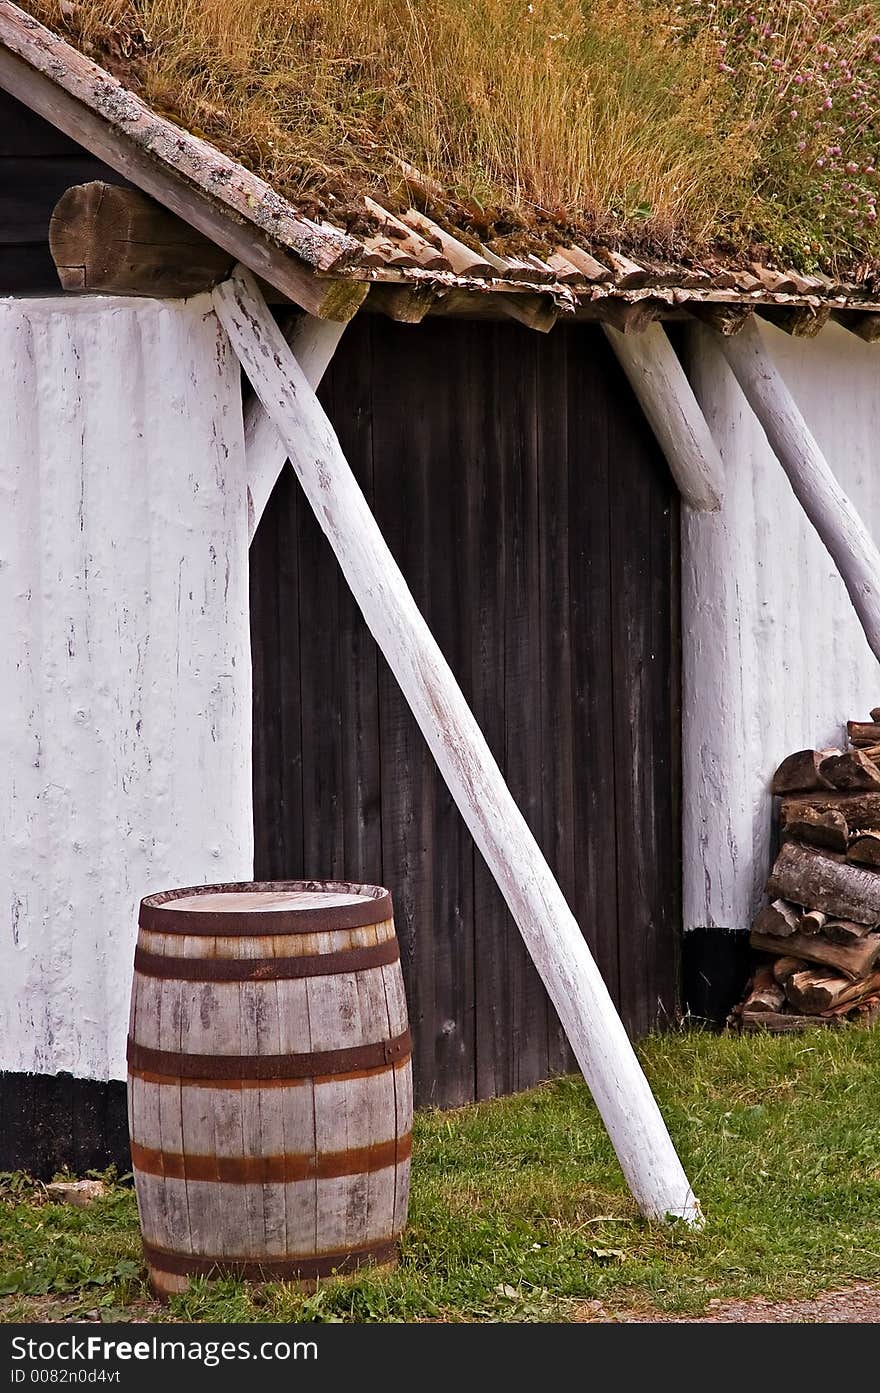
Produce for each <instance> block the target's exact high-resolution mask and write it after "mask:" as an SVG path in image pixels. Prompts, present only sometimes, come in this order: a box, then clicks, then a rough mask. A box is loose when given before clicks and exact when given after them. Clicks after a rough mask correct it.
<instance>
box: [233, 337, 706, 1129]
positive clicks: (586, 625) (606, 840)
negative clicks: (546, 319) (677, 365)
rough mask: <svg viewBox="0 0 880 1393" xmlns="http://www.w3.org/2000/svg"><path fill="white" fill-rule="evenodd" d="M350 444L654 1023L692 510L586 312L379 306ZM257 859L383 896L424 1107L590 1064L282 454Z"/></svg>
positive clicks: (261, 616) (522, 782)
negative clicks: (391, 310) (421, 319)
mask: <svg viewBox="0 0 880 1393" xmlns="http://www.w3.org/2000/svg"><path fill="white" fill-rule="evenodd" d="M321 396H322V400H323V402H324V404H325V407H326V409H327V410H328V412H329V415H330V417H331V419H332V420H333V422H334V425H335V426H336V429H337V431H338V433H339V437H340V440H341V442H342V445H343V448H344V450H345V452H346V454H347V456H348V458H349V460H350V462H351V464H352V466H353V468H354V470H355V473H356V474H357V476H358V479H359V480H360V483H361V485H362V487H363V488H364V490H365V492H366V494H367V497H368V499H369V500H370V502H371V504H372V506H373V508H374V510H375V512H376V515H377V517H378V520H379V522H380V525H381V526H382V529H383V531H384V534H385V536H386V538H387V540H388V542H389V545H390V547H391V549H392V551H393V552H394V555H395V557H396V558H397V560H398V562H399V563H400V565H401V567H402V569H403V571H404V574H405V575H406V577H407V580H408V582H409V584H410V585H411V587H412V589H413V592H414V594H415V597H416V600H417V601H418V603H419V605H420V606H421V608H422V610H423V612H424V614H425V616H426V618H427V621H428V623H429V624H430V626H431V628H432V630H433V632H434V634H435V635H436V637H437V639H438V642H439V643H440V646H441V648H442V649H443V651H444V653H445V654H446V656H447V658H448V659H449V661H450V663H451V665H452V667H453V669H454V671H455V673H456V676H457V677H458V679H459V681H460V682H461V685H462V687H463V689H464V692H465V695H466V696H467V698H468V700H469V702H470V703H471V704H472V706H473V709H474V711H475V714H476V716H477V719H478V720H479V722H480V724H481V726H482V728H483V730H484V732H485V734H486V737H487V739H488V741H489V744H490V746H491V748H492V750H493V752H494V754H495V755H496V757H497V758H498V760H499V762H500V764H501V767H502V769H503V770H504V772H505V775H506V777H507V779H508V780H509V783H510V786H511V789H512V791H513V793H514V795H515V796H516V798H517V799H518V801H519V803H520V806H521V807H522V809H523V811H524V813H525V815H526V817H527V819H528V821H529V823H530V825H531V827H532V828H533V830H534V832H535V834H536V836H537V837H538V840H539V841H540V843H541V845H542V847H543V849H544V851H545V853H546V854H547V856H548V859H549V860H550V863H551V865H552V866H553V868H554V870H555V872H556V874H557V875H558V877H559V879H560V882H561V884H562V887H563V889H564V891H565V893H566V895H567V896H568V897H569V900H570V902H571V904H572V906H573V908H574V910H575V912H576V914H577V915H578V917H579V921H580V923H581V925H582V927H583V929H584V932H585V933H586V936H587V938H588V940H589V942H590V944H591V946H592V948H593V950H594V952H595V953H596V955H597V958H598V961H599V964H600V966H601V968H602V971H603V973H604V975H605V979H606V981H607V982H608V984H609V987H610V989H611V991H612V993H613V995H614V997H615V999H616V1000H617V1002H618V1003H619V1004H620V1007H621V1010H622V1012H623V1015H624V1019H625V1021H626V1023H627V1026H628V1028H629V1029H630V1030H631V1031H632V1032H633V1033H635V1034H639V1033H643V1032H644V1031H646V1030H648V1029H650V1028H652V1027H654V1026H655V1025H661V1024H663V1022H664V1021H667V1020H669V1019H670V1018H671V1017H673V1016H674V1014H675V1012H676V1009H677V1000H678V926H679V905H678V896H679V882H680V876H679V838H678V826H679V811H678V797H679V756H678V725H679V709H678V682H679V659H678V634H677V614H678V577H677V554H678V502H677V495H676V493H675V490H674V487H673V485H672V483H671V480H670V478H669V476H668V472H667V470H666V467H665V464H664V462H663V460H662V458H661V456H660V454H659V452H658V450H657V447H656V445H655V443H654V440H653V438H652V436H651V433H650V431H649V429H648V427H647V425H646V424H645V422H644V419H643V418H642V416H641V414H640V412H639V410H638V407H637V406H636V403H635V401H634V399H633V397H632V395H631V393H630V391H629V388H628V386H627V384H626V382H625V381H624V379H623V377H622V375H621V373H620V371H619V369H618V367H617V365H616V363H615V362H614V360H613V358H612V356H611V354H610V353H609V351H608V349H607V346H606V344H605V341H604V339H603V337H602V335H601V333H600V332H599V331H598V330H596V329H592V328H589V327H582V328H581V327H578V328H565V329H562V328H559V329H556V330H554V332H553V333H552V334H550V335H549V336H547V337H544V336H542V335H540V334H535V333H532V332H530V331H528V330H525V329H521V328H520V327H518V326H516V325H506V324H498V325H495V324H479V323H466V322H457V323H454V322H450V321H446V322H442V321H437V322H434V321H432V322H430V323H423V324H422V325H421V326H419V327H418V328H413V327H409V326H401V325H393V324H391V323H389V322H388V321H387V320H382V319H378V318H372V317H370V316H366V315H362V316H360V317H359V318H358V320H357V321H356V322H355V323H354V324H353V325H352V326H350V327H349V329H348V330H347V331H346V334H345V337H344V338H343V340H342V344H341V346H340V349H339V351H338V353H337V356H336V358H335V359H334V362H333V364H332V366H331V369H330V372H329V373H328V376H327V378H326V379H325V383H324V385H323V387H322V389H321ZM251 557H252V559H251V570H252V631H253V656H254V684H255V687H254V689H255V720H254V724H255V731H254V751H255V809H256V846H257V854H256V873H257V875H258V876H260V877H281V876H301V875H305V876H327V877H329V876H344V877H347V878H350V879H363V880H380V881H381V882H382V883H384V884H386V885H388V886H390V887H391V889H392V891H393V894H394V901H395V916H396V922H397V929H398V933H399V935H400V940H401V945H402V952H403V960H404V968H405V974H406V979H407V989H408V996H409V1004H410V1011H411V1015H412V1022H413V1029H414V1036H415V1067H416V1075H417V1088H418V1097H419V1100H420V1102H421V1103H423V1104H424V1103H438V1104H441V1105H451V1104H455V1103H459V1102H463V1101H466V1100H467V1099H471V1098H474V1097H486V1096H490V1095H493V1094H499V1093H504V1092H509V1091H512V1090H515V1089H518V1088H523V1087H526V1086H528V1085H530V1084H532V1083H534V1082H536V1081H537V1080H539V1079H541V1078H544V1077H546V1076H547V1075H549V1074H552V1073H553V1072H558V1071H560V1070H563V1069H566V1068H570V1067H571V1063H572V1061H571V1057H570V1055H569V1052H568V1049H567V1046H566V1043H565V1041H564V1038H563V1037H562V1035H561V1031H560V1028H559V1024H558V1022H557V1020H556V1016H555V1013H554V1011H553V1010H552V1008H550V1007H549V1003H548V1002H547V999H546V997H545V994H544V991H543V988H542V986H541V983H540V981H539V980H538V978H537V975H536V974H535V972H534V970H533V968H532V967H531V964H530V962H529V960H528V958H527V956H526V953H525V950H524V948H523V945H522V942H521V940H520V937H519V934H518V933H517V931H516V928H515V926H514V924H513V922H512V920H511V919H510V916H509V915H508V913H507V911H506V908H505V906H504V903H503V901H502V899H501V896H500V894H499V892H498V890H497V889H496V887H495V884H494V881H493V880H492V878H491V876H490V875H489V873H488V871H487V870H486V867H485V865H484V863H483V861H482V858H481V857H480V855H479V853H477V852H476V850H475V848H474V846H473V843H472V842H471V839H470V837H469V835H468V833H467V831H466V829H465V827H464V825H463V823H462V822H461V819H460V818H459V816H458V813H457V810H456V809H455V806H454V804H453V803H452V800H451V798H450V796H449V794H448V792H447V790H446V788H445V785H444V784H443V782H442V780H441V779H440V777H439V775H438V774H437V772H436V770H435V768H434V765H433V761H432V759H431V756H430V754H429V753H428V751H427V748H426V746H425V744H424V741H423V740H422V737H421V735H420V733H419V731H418V728H417V726H416V724H415V722H414V720H413V718H412V716H411V715H410V713H409V710H408V708H407V706H406V703H405V702H404V700H403V698H402V697H401V695H400V693H399V691H398V689H397V685H396V683H395V681H394V679H393V677H392V676H391V674H390V672H389V671H388V669H387V667H386V665H385V663H384V660H383V659H382V658H381V656H380V655H379V654H378V652H377V649H376V646H375V644H374V643H373V641H372V639H371V637H370V636H369V634H368V632H367V630H366V628H365V626H364V624H363V622H362V620H361V618H360V615H359V612H358V611H357V608H356V606H355V605H354V603H353V601H352V599H351V596H350V595H349V592H348V589H347V587H346V585H345V582H344V580H343V579H342V577H341V574H340V573H339V570H338V567H337V566H336V562H335V560H334V557H333V555H332V552H331V550H330V548H329V546H328V545H327V543H326V542H325V540H324V538H323V536H322V535H321V533H320V531H319V529H318V526H317V524H316V522H315V520H314V518H313V516H312V514H311V512H310V510H309V509H308V507H307V505H305V503H304V501H303V500H302V498H301V497H300V496H299V494H298V489H297V486H296V483H295V480H294V477H293V473H292V471H291V470H287V471H286V473H285V475H284V476H283V478H282V480H281V481H280V482H279V485H278V487H277V488H276V490H275V493H274V495H273V497H272V500H271V503H270V505H269V508H268V510H267V513H266V516H265V518H264V520H263V523H262V524H261V526H260V529H259V532H258V535H257V538H256V540H255V543H254V546H253V548H252V554H251Z"/></svg>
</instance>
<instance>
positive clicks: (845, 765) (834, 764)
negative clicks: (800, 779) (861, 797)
mask: <svg viewBox="0 0 880 1393" xmlns="http://www.w3.org/2000/svg"><path fill="white" fill-rule="evenodd" d="M819 773H820V775H821V776H822V778H823V779H825V780H826V781H827V782H828V783H829V784H830V785H831V786H832V787H833V788H839V789H842V790H845V791H847V792H861V791H862V790H865V791H867V790H870V789H880V769H878V768H877V766H876V764H874V762H873V760H870V759H868V756H867V755H866V754H865V753H864V751H862V750H847V752H846V754H842V755H829V756H828V758H827V759H823V760H822V763H821V765H820V766H819Z"/></svg>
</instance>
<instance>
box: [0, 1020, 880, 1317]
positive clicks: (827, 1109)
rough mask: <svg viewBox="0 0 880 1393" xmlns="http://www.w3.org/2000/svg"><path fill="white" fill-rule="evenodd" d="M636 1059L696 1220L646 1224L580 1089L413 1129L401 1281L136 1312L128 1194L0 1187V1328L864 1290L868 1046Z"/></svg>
mask: <svg viewBox="0 0 880 1393" xmlns="http://www.w3.org/2000/svg"><path fill="white" fill-rule="evenodd" d="M641 1056H642V1059H643V1062H644V1065H645V1068H646V1070H647V1073H648V1076H649V1078H650V1080H651V1083H652V1085H653V1087H654V1089H655V1090H656V1093H657V1096H658V1098H659V1101H660V1104H661V1106H662V1108H663V1112H664V1115H665V1117H666V1119H667V1121H668V1124H669V1127H670V1130H671V1132H672V1135H673V1138H674V1140H675V1142H676V1144H677V1146H678V1147H679V1150H680V1152H681V1155H682V1158H683V1160H684V1163H685V1166H686V1168H687V1170H688V1173H689V1175H690V1178H691V1181H692V1183H693V1185H694V1189H695V1190H696V1193H697V1194H698V1196H699V1197H700V1200H701V1201H702V1204H703V1207H704V1209H705V1211H706V1216H707V1222H706V1227H705V1229H704V1230H703V1232H702V1233H700V1234H695V1233H692V1232H690V1231H688V1230H686V1229H685V1228H684V1227H683V1226H681V1225H674V1226H672V1227H662V1226H659V1225H649V1224H646V1223H644V1222H643V1221H642V1220H641V1219H640V1218H639V1217H638V1216H637V1214H636V1212H635V1209H634V1206H633V1203H632V1201H631V1199H630V1198H629V1195H628V1194H627V1192H626V1188H625V1186H624V1183H623V1180H622V1178H621V1176H620V1173H619V1171H618V1168H617V1165H616V1162H615V1158H614V1154H613V1152H612V1150H611V1147H610V1144H609V1142H608V1139H607V1137H606V1135H605V1132H604V1130H603V1128H602V1125H601V1123H600V1121H599V1118H598V1116H597V1114H596V1111H595V1108H594V1107H593V1105H592V1103H591V1101H590V1098H589V1095H588V1093H587V1090H586V1088H585V1086H584V1084H583V1083H582V1081H580V1080H579V1079H573V1078H566V1079H560V1080H558V1081H556V1082H555V1083H553V1084H549V1085H546V1086H545V1087H542V1088H537V1089H534V1090H533V1091H532V1092H530V1093H526V1094H521V1095H520V1096H518V1097H516V1098H510V1099H505V1100H502V1101H500V1102H492V1103H484V1104H479V1105H476V1106H473V1107H469V1108H463V1109H461V1110H460V1111H458V1112H455V1113H422V1114H420V1115H419V1117H418V1118H417V1121H416V1142H415V1151H414V1168H413V1192H412V1204H411V1209H410V1223H409V1228H408V1230H407V1234H406V1238H405V1241H404V1244H403V1252H402V1260H401V1263H400V1266H399V1267H398V1268H397V1269H396V1270H395V1271H392V1272H387V1273H377V1274H373V1275H360V1276H356V1277H353V1278H346V1279H343V1280H340V1281H336V1282H328V1283H326V1284H324V1285H323V1286H322V1287H321V1288H320V1289H319V1291H318V1292H317V1293H315V1294H312V1295H304V1294H302V1293H300V1292H297V1291H295V1290H292V1289H291V1288H290V1287H286V1286H284V1285H282V1284H272V1285H267V1286H264V1287H262V1288H251V1289H248V1288H246V1287H245V1286H244V1285H242V1284H240V1283H237V1282H232V1281H224V1282H220V1283H217V1284H215V1285H213V1286H207V1285H204V1284H200V1285H199V1286H197V1287H196V1288H195V1289H194V1290H193V1291H191V1292H190V1293H189V1294H188V1295H187V1296H186V1297H182V1298H177V1299H175V1301H174V1302H173V1303H172V1305H171V1307H170V1308H160V1307H158V1306H156V1305H155V1304H154V1303H153V1302H151V1301H150V1298H149V1294H148V1292H147V1289H146V1286H145V1283H144V1277H143V1268H142V1266H141V1263H140V1255H139V1244H138V1231H137V1216H136V1211H135V1203H134V1196H133V1193H132V1191H131V1189H130V1188H129V1187H128V1186H127V1185H126V1184H124V1183H123V1184H119V1185H114V1186H113V1187H112V1188H111V1190H110V1192H109V1194H108V1196H107V1198H106V1199H104V1200H101V1201H99V1202H98V1203H97V1204H96V1205H95V1206H94V1207H93V1208H91V1209H89V1210H76V1209H71V1208H69V1207H67V1206H59V1205H54V1204H48V1203H45V1202H44V1198H43V1192H42V1190H41V1187H39V1186H35V1185H33V1184H31V1183H30V1182H28V1181H25V1180H24V1179H23V1178H22V1177H10V1176H6V1177H3V1181H2V1191H0V1293H2V1298H0V1312H2V1316H0V1318H2V1319H4V1320H6V1321H20V1320H26V1319H51V1318H53V1317H58V1316H62V1315H71V1314H75V1313H84V1312H86V1311H89V1310H92V1309H94V1308H97V1309H98V1310H99V1311H100V1312H101V1313H102V1314H103V1315H104V1316H105V1317H106V1318H115V1319H125V1318H127V1317H138V1318H146V1319H150V1318H160V1319H167V1318H168V1317H169V1316H170V1317H172V1318H179V1319H184V1320H218V1321H261V1320H273V1321H277V1320H306V1321H308V1320H320V1321H339V1320H359V1321H364V1320H387V1321H401V1320H403V1321H418V1320H515V1321H529V1320H563V1321H566V1320H577V1319H579V1318H583V1307H582V1303H583V1302H584V1301H586V1300H589V1299H591V1298H598V1299H600V1300H601V1301H602V1302H603V1304H604V1305H605V1307H606V1309H607V1310H608V1311H615V1310H622V1309H624V1308H627V1307H632V1306H636V1307H638V1308H640V1309H644V1308H649V1309H650V1308H656V1309H660V1310H665V1311H677V1312H687V1313H697V1312H700V1311H702V1310H703V1309H704V1308H705V1306H706V1303H707V1302H708V1301H709V1300H710V1299H711V1298H713V1297H714V1298H723V1297H726V1296H743V1295H750V1294H756V1295H757V1294H764V1295H772V1296H780V1297H781V1296H797V1295H808V1294H815V1293H816V1292H818V1291H822V1290H827V1289H830V1288H832V1287H835V1286H839V1285H844V1284H846V1283H848V1282H850V1281H853V1280H856V1279H860V1278H861V1279H865V1278H877V1277H880V1108H878V1103H877V1090H878V1082H880V1031H873V1032H868V1031H861V1030H855V1029H853V1030H850V1031H841V1032H831V1031H828V1032H825V1031H817V1032H815V1034H811V1035H808V1036H798V1037H769V1036H768V1037H761V1036H750V1037H746V1038H744V1039H739V1038H736V1037H731V1036H722V1037H717V1036H711V1035H702V1034H687V1033H682V1034H671V1035H666V1036H662V1037H657V1038H654V1039H651V1040H649V1041H647V1042H646V1043H645V1044H644V1046H643V1047H642V1049H641Z"/></svg>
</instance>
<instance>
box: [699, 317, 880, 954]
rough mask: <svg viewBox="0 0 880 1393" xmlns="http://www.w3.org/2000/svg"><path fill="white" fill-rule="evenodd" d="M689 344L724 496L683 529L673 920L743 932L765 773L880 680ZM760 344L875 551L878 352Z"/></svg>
mask: <svg viewBox="0 0 880 1393" xmlns="http://www.w3.org/2000/svg"><path fill="white" fill-rule="evenodd" d="M692 332H693V337H692V339H691V341H690V342H689V345H688V355H687V356H688V371H689V374H690V377H691V380H692V382H693V385H694V389H695V392H696V395H697V397H698V398H699V400H700V402H701V403H702V406H703V408H704V411H705V413H706V416H707V419H708V421H709V424H710V426H711V428H712V432H713V434H714V436H715V439H716V441H717V443H718V445H719V447H720V449H721V454H722V457H723V459H724V465H725V497H724V504H723V508H722V511H721V512H720V513H717V514H711V513H687V516H686V517H685V518H683V524H682V563H683V564H682V608H683V613H682V635H683V645H684V653H683V684H684V690H683V701H684V712H683V723H684V724H683V746H682V753H683V779H684V800H683V811H684V846H683V850H684V923H685V928H686V929H689V928H694V927H696V926H700V925H708V926H719V927H725V928H732V929H745V928H747V927H748V925H749V922H750V920H751V917H752V915H753V912H754V910H755V909H756V907H757V905H758V904H759V903H760V901H761V894H762V887H763V883H764V880H765V879H766V876H767V872H768V860H769V855H770V832H771V820H772V808H771V798H770V795H769V792H768V783H769V779H770V777H771V775H772V773H773V770H774V769H775V767H776V766H777V764H778V763H779V761H780V760H781V759H782V758H783V756H784V755H786V754H788V753H790V752H791V751H793V750H797V749H804V748H807V747H811V746H822V745H826V744H835V743H838V742H839V741H840V740H842V738H843V729H842V727H843V723H844V722H845V721H846V719H847V718H848V717H852V718H864V719H867V717H868V712H869V710H870V708H871V707H872V706H876V705H878V704H880V669H878V665H877V662H876V661H875V659H874V657H873V655H872V653H871V651H870V649H869V648H868V645H867V642H866V640H865V638H864V635H863V633H862V630H861V628H860V626H859V623H858V620H857V619H856V617H855V613H854V611H853V609H852V606H851V604H850V602H849V599H848V597H847V594H846V591H845V589H844V587H843V583H842V581H841V580H840V579H839V577H838V575H837V572H836V571H835V569H834V566H833V564H832V562H831V558H830V557H829V555H828V553H827V552H826V550H825V548H824V547H823V546H822V544H821V542H820V541H819V539H818V537H817V536H816V534H815V532H814V531H813V529H812V528H811V526H810V524H809V523H808V522H807V520H806V518H805V516H804V514H803V512H802V510H801V508H800V505H799V504H798V503H797V501H796V499H795V497H794V494H793V493H792V491H791V488H790V486H789V484H788V481H787V479H786V477H785V475H784V474H783V472H782V469H781V467H780V466H779V464H778V463H777V461H776V459H775V457H774V456H773V454H772V453H771V451H770V449H769V446H768V445H767V442H766V439H765V437H764V435H763V432H762V431H761V428H760V426H759V425H758V424H757V422H756V420H755V418H754V416H753V415H752V413H751V411H750V409H749V407H748V405H747V403H746V401H745V398H744V397H743V395H742V393H741V391H740V389H739V386H738V385H737V383H736V382H735V380H734V378H733V376H732V375H731V373H730V370H729V369H728V367H727V365H726V363H725V361H724V359H723V358H722V356H721V354H720V352H719V351H718V349H717V347H716V346H715V342H714V337H713V334H712V332H711V331H710V330H709V329H707V328H703V327H697V328H695V329H694V330H693V331H692ZM762 333H763V335H764V338H765V342H766V344H767V346H768V348H769V349H770V350H771V352H772V354H773V357H774V360H775V362H776V364H777V366H778V367H779V369H780V371H781V372H782V374H783V376H784V378H785V380H786V382H787V383H788V386H789V387H790V389H791V391H792V392H793V394H794V396H795V398H796V400H797V402H798V404H799V406H800V408H801V410H802V411H803V414H804V416H805V418H806V420H807V422H808V424H809V426H810V428H811V429H812V431H813V433H814V435H815V436H816V439H817V440H818V442H819V444H820V446H821V447H822V449H823V450H824V452H825V454H826V457H827V459H828V460H829V463H830V464H831V466H832V468H833V469H834V471H835V473H836V474H837V477H838V479H839V480H840V482H841V484H842V485H843V487H844V488H845V489H846V490H847V492H848V493H849V494H850V496H851V497H852V499H853V500H854V502H855V504H856V506H857V507H858V508H859V510H860V511H861V513H862V516H863V517H864V519H865V521H866V523H867V525H868V527H869V528H870V529H871V531H872V533H873V535H874V537H875V538H877V539H880V345H868V344H864V343H862V342H861V341H860V340H859V339H857V338H856V337H855V336H854V335H852V334H850V333H847V332H846V331H845V330H844V329H842V328H840V327H838V326H829V327H828V328H826V329H824V330H823V331H822V333H821V334H820V335H819V336H818V337H817V338H816V339H812V340H810V339H794V338H791V337H789V336H788V335H786V334H784V333H782V332H781V331H780V330H777V329H774V328H772V327H770V326H768V325H765V326H763V328H762ZM684 512H687V510H683V513H684Z"/></svg>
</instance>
